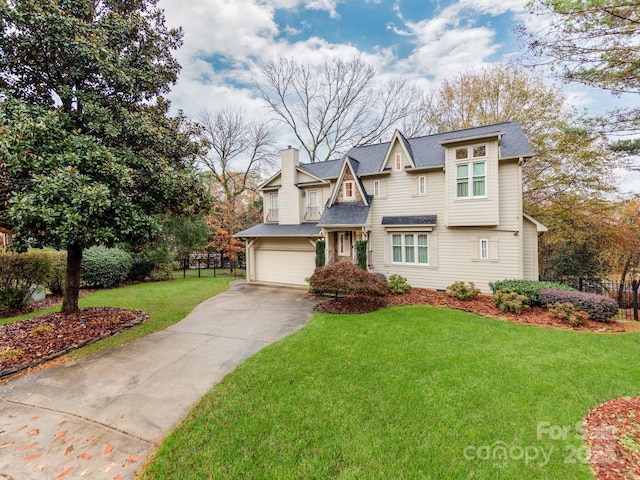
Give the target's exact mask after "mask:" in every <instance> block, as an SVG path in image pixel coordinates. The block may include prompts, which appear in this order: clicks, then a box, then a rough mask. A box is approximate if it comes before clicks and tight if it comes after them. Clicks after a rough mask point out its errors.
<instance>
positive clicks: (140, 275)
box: [127, 257, 153, 282]
mask: <svg viewBox="0 0 640 480" xmlns="http://www.w3.org/2000/svg"><path fill="white" fill-rule="evenodd" d="M152 270H153V264H152V263H151V262H148V261H147V260H145V259H144V258H139V257H138V258H134V259H133V262H132V263H131V268H130V269H129V273H128V274H127V280H131V281H132V282H144V281H145V279H146V278H148V277H150V276H151V271H152Z"/></svg>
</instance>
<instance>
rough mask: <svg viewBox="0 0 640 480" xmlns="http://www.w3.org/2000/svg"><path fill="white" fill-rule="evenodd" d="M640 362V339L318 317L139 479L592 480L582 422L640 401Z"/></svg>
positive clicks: (384, 315) (194, 421)
mask: <svg viewBox="0 0 640 480" xmlns="http://www.w3.org/2000/svg"><path fill="white" fill-rule="evenodd" d="M638 358H640V335H639V334H617V335H609V334H594V333H578V332H573V331H560V330H552V329H546V328H538V327H532V326H525V325H516V324H512V323H508V322H503V321H497V320H492V319H487V318H481V317H478V316H476V315H472V314H468V313H464V312H460V311H454V310H448V309H441V308H434V307H396V308H389V309H384V310H381V311H378V312H374V313H371V314H366V315H353V316H339V315H328V314H317V315H316V316H315V317H314V319H313V320H312V321H311V323H310V324H309V325H308V326H307V327H305V328H304V329H302V330H301V331H299V332H297V333H296V334H294V335H292V336H290V337H287V338H285V339H284V340H282V341H280V342H277V343H275V344H273V345H271V346H269V347H267V348H265V349H264V350H262V351H261V352H259V353H258V354H257V355H255V356H253V357H252V358H250V359H248V360H247V361H246V362H245V363H243V364H242V365H240V366H239V367H238V368H237V369H236V370H235V371H233V372H232V373H231V374H229V375H228V376H227V377H226V378H225V379H224V380H223V381H222V383H221V384H219V385H218V386H216V387H215V388H214V389H213V390H212V391H211V392H210V393H209V394H208V395H206V396H205V397H204V398H203V400H202V401H201V403H200V404H199V405H198V406H197V407H196V408H195V409H194V410H193V411H192V413H191V414H190V416H189V418H188V419H187V420H186V421H185V423H184V424H183V425H182V426H180V427H179V428H178V429H177V430H175V431H174V432H173V433H172V434H171V435H170V436H169V437H168V438H167V439H166V441H165V442H164V443H163V445H162V446H161V448H160V449H159V452H158V455H157V458H156V459H155V460H154V461H153V462H152V463H151V464H150V465H149V466H148V468H147V470H146V472H145V473H144V475H143V477H142V478H144V479H145V480H150V479H166V478H171V479H172V480H179V479H198V480H199V479H205V478H215V479H222V478H252V479H257V478H264V479H290V478H291V479H293V478H296V479H297V478H304V479H307V478H317V479H327V478H341V479H351V478H360V479H374V478H375V479H390V478H394V479H398V478H420V479H469V478H473V479H533V478H535V479H542V478H547V479H559V478H567V479H569V478H570V479H580V478H593V477H592V475H591V473H590V470H589V466H588V464H587V463H586V462H585V461H584V457H585V453H586V450H585V449H584V447H583V446H582V441H581V439H580V430H581V427H580V425H581V421H582V418H583V417H584V416H585V415H586V414H587V412H589V410H591V409H592V408H594V407H595V406H597V405H598V404H600V403H602V402H604V401H606V400H608V399H611V398H615V397H621V396H632V395H638V394H639V393H640V369H639V368H638V367H637V361H638V360H637V359H638Z"/></svg>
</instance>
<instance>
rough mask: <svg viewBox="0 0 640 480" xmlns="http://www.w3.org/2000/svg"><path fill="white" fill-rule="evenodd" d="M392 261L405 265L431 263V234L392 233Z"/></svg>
mask: <svg viewBox="0 0 640 480" xmlns="http://www.w3.org/2000/svg"><path fill="white" fill-rule="evenodd" d="M391 262H392V263H397V264H405V265H429V234H427V233H392V234H391Z"/></svg>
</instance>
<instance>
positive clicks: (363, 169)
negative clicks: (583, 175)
mask: <svg viewBox="0 0 640 480" xmlns="http://www.w3.org/2000/svg"><path fill="white" fill-rule="evenodd" d="M494 133H495V134H497V133H502V134H503V135H502V143H501V157H502V158H511V157H529V156H531V155H533V152H532V151H531V147H530V146H529V142H528V141H527V137H525V135H524V133H523V132H522V129H521V128H520V124H519V123H518V122H503V123H497V124H494V125H486V126H483V127H474V128H466V129H464V130H456V131H453V132H445V133H438V134H435V135H428V136H426V137H417V138H411V139H405V138H404V137H402V136H401V138H402V140H403V142H405V145H406V146H407V150H409V152H410V153H411V155H412V156H413V161H414V162H415V164H416V168H424V167H438V166H441V165H444V150H445V149H444V147H443V146H442V145H441V142H448V141H452V140H457V139H464V138H471V137H477V136H483V135H490V134H494ZM388 150H389V142H385V143H375V144H373V145H365V146H362V147H354V148H352V149H351V150H349V151H348V152H347V155H348V156H349V157H350V158H351V159H353V160H356V161H357V162H358V164H357V174H358V176H360V175H366V174H370V173H376V172H379V171H380V169H381V167H382V162H383V161H384V157H385V155H386V153H387V151H388ZM352 165H354V167H355V166H356V165H355V164H354V162H352ZM341 166H342V160H341V159H340V160H329V161H327V162H316V163H305V164H302V165H300V168H301V169H302V170H305V171H308V172H309V173H311V174H312V175H315V176H316V177H319V178H323V179H332V178H337V177H338V174H339V173H340V167H341Z"/></svg>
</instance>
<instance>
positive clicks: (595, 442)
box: [584, 397, 640, 480]
mask: <svg viewBox="0 0 640 480" xmlns="http://www.w3.org/2000/svg"><path fill="white" fill-rule="evenodd" d="M584 440H585V443H586V444H587V445H588V446H589V449H590V455H589V463H591V469H592V470H593V472H594V473H595V475H596V476H597V478H598V479H599V480H623V479H624V480H626V479H630V478H635V479H637V478H640V398H637V397H636V398H617V399H615V400H610V401H608V402H606V403H603V404H602V405H600V406H598V407H597V408H595V409H594V410H592V411H591V412H590V413H589V415H587V417H586V418H585V421H584Z"/></svg>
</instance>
